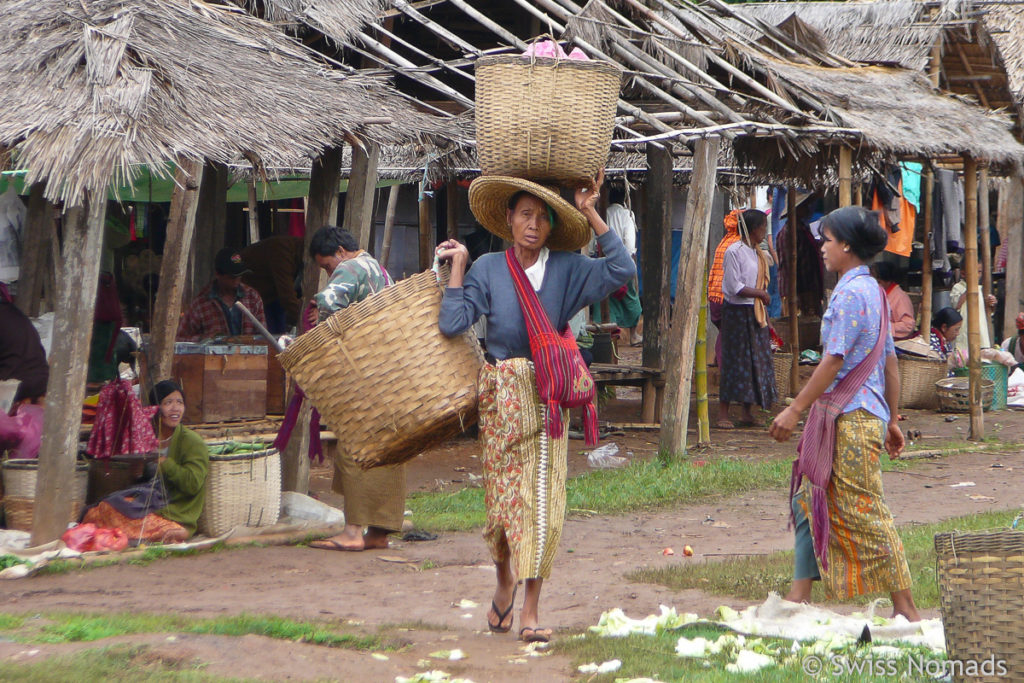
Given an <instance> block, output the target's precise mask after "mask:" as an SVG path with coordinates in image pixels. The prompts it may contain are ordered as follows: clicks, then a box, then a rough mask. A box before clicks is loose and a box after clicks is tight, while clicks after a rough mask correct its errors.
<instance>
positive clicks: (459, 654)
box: [430, 650, 466, 662]
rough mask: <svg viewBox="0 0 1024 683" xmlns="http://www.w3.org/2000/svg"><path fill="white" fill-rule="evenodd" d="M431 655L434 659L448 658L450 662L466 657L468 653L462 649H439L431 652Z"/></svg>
mask: <svg viewBox="0 0 1024 683" xmlns="http://www.w3.org/2000/svg"><path fill="white" fill-rule="evenodd" d="M430 656H431V657H433V658H434V659H447V660H448V661H450V662H457V661H459V660H460V659H465V658H466V653H465V652H463V651H462V650H438V651H437V652H431V653H430Z"/></svg>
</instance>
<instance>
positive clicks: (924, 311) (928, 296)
mask: <svg viewBox="0 0 1024 683" xmlns="http://www.w3.org/2000/svg"><path fill="white" fill-rule="evenodd" d="M934 191H935V172H934V171H932V170H931V168H930V167H929V168H928V170H927V171H926V172H925V174H924V249H923V250H922V252H921V335H922V336H923V337H924V338H925V339H929V338H930V333H931V329H932V212H933V211H934V209H933V208H932V207H933V204H932V202H933V199H934V198H933V197H932V193H933V192H934Z"/></svg>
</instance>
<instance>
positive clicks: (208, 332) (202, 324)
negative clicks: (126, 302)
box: [178, 249, 267, 342]
mask: <svg viewBox="0 0 1024 683" xmlns="http://www.w3.org/2000/svg"><path fill="white" fill-rule="evenodd" d="M213 269H214V272H215V273H216V275H214V278H213V280H212V281H211V282H210V284H208V285H206V286H205V287H203V288H202V289H201V290H199V294H198V295H197V296H196V298H195V299H193V300H192V304H191V305H190V306H189V307H188V311H186V312H185V315H184V317H182V319H181V324H180V325H178V341H191V342H195V341H201V340H203V339H211V338H213V337H234V336H238V335H252V334H256V328H255V327H254V326H253V324H252V322H251V321H250V320H249V319H248V318H246V317H245V316H244V315H242V312H241V311H239V310H238V309H237V308H235V307H234V306H235V302H236V301H240V302H242V305H244V306H245V307H246V308H248V309H249V312H250V313H252V314H253V316H255V317H256V319H257V320H259V321H260V322H261V323H263V324H264V325H266V324H267V318H266V316H265V315H264V313H263V300H262V299H261V298H260V295H259V293H258V292H257V291H256V290H255V289H253V288H252V287H250V286H248V285H244V284H242V273H246V272H248V270H249V269H248V268H247V267H246V266H245V263H244V262H243V261H242V255H241V254H239V253H238V252H237V251H235V250H234V249H221V250H220V251H218V252H217V256H216V257H215V258H214V260H213Z"/></svg>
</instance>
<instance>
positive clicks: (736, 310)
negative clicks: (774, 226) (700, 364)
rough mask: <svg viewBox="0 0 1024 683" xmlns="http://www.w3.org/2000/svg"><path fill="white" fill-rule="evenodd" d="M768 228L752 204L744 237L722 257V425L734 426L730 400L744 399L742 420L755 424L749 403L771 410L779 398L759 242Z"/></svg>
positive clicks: (763, 259) (745, 216)
mask: <svg viewBox="0 0 1024 683" xmlns="http://www.w3.org/2000/svg"><path fill="white" fill-rule="evenodd" d="M767 231H768V216H767V215H766V214H765V213H764V212H762V211H758V210H757V209H748V210H747V211H744V212H743V214H742V215H741V216H740V234H741V235H742V239H741V240H740V241H739V242H734V243H733V244H731V245H729V248H728V249H726V250H725V255H724V257H723V258H722V294H723V295H724V297H725V300H724V302H723V303H722V332H721V334H719V335H718V338H719V339H721V340H722V362H721V366H720V367H721V372H722V379H721V383H720V387H719V400H718V422H717V425H716V426H717V427H718V428H719V429H733V428H734V427H735V426H736V425H735V424H733V422H732V421H731V420H730V419H729V404H730V403H742V404H743V416H742V419H741V421H740V424H741V425H743V426H751V425H753V424H754V415H753V414H752V413H751V411H750V409H751V406H752V404H754V403H757V404H758V405H759V406H761V408H763V409H764V410H767V409H768V408H770V407H771V405H772V403H773V402H774V401H775V398H776V395H777V394H776V390H775V369H774V367H773V365H772V356H771V342H770V341H769V338H768V315H767V309H766V306H767V305H768V304H769V303H770V301H771V297H770V296H769V294H768V261H769V257H768V254H767V252H765V251H763V250H761V249H760V247H759V246H758V245H759V244H760V243H761V241H762V240H764V236H765V233H767Z"/></svg>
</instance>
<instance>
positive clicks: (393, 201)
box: [380, 185, 402, 270]
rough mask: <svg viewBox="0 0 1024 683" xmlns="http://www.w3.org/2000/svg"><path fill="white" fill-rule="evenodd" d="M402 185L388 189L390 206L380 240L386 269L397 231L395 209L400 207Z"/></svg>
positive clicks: (385, 214)
mask: <svg viewBox="0 0 1024 683" xmlns="http://www.w3.org/2000/svg"><path fill="white" fill-rule="evenodd" d="M401 187H402V186H401V185H392V186H391V189H390V190H388V208H387V209H386V210H385V212H384V235H383V237H382V238H381V242H380V265H382V266H383V267H384V269H385V270H387V268H388V261H390V260H391V238H392V237H393V236H394V233H395V211H396V210H397V209H398V192H399V189H400V188H401Z"/></svg>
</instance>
